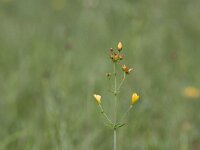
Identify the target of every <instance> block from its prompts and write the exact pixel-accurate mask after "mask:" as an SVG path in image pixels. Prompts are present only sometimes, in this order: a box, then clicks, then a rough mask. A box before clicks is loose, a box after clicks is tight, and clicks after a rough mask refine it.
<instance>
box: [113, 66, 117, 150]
mask: <svg viewBox="0 0 200 150" xmlns="http://www.w3.org/2000/svg"><path fill="white" fill-rule="evenodd" d="M114 77H115V85H114V88H115V89H114V96H115V125H116V124H117V72H116V62H115V63H114ZM113 144H114V145H113V149H114V150H117V131H116V129H115V128H114V141H113Z"/></svg>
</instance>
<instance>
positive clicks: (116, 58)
mask: <svg viewBox="0 0 200 150" xmlns="http://www.w3.org/2000/svg"><path fill="white" fill-rule="evenodd" d="M122 49H123V45H122V42H119V43H118V45H117V50H114V49H113V48H110V53H109V57H110V59H111V60H112V62H113V74H111V73H107V74H106V76H107V78H108V79H109V82H110V81H111V80H110V79H111V78H114V86H113V87H114V89H110V91H112V93H113V94H114V114H113V117H114V119H113V121H112V119H110V117H109V116H108V115H107V113H105V111H104V109H103V107H102V105H101V103H102V101H101V95H97V94H94V98H95V100H96V102H97V104H98V106H99V108H100V110H101V113H102V114H103V116H104V117H105V119H106V120H107V121H108V124H107V125H108V127H110V128H111V129H112V130H113V150H117V131H118V129H119V128H121V127H122V126H124V125H126V123H121V121H123V119H124V118H125V117H126V116H127V114H128V113H129V112H130V110H131V109H132V108H133V105H134V104H135V103H136V102H137V101H138V100H139V98H140V96H139V95H138V94H137V93H133V94H132V97H131V103H130V106H129V108H128V109H127V110H126V111H125V113H124V114H123V115H122V117H121V118H120V119H119V120H118V111H117V110H118V106H120V105H119V104H118V103H119V102H118V94H119V92H120V89H121V87H122V85H123V83H124V81H125V80H126V76H127V75H129V74H130V73H131V72H132V70H133V69H132V68H128V67H127V66H126V65H125V64H123V65H122V67H121V71H122V73H123V78H122V79H121V81H120V82H119V85H117V79H118V77H117V76H118V72H117V67H118V66H119V65H120V62H121V61H122V60H124V54H123V53H122Z"/></svg>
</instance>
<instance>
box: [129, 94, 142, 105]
mask: <svg viewBox="0 0 200 150" xmlns="http://www.w3.org/2000/svg"><path fill="white" fill-rule="evenodd" d="M139 98H140V96H139V95H137V93H133V94H132V98H131V105H134V104H135V103H136V102H137V101H138V100H139Z"/></svg>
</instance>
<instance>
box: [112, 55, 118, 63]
mask: <svg viewBox="0 0 200 150" xmlns="http://www.w3.org/2000/svg"><path fill="white" fill-rule="evenodd" d="M117 60H118V54H116V53H114V55H113V61H114V62H115V61H117Z"/></svg>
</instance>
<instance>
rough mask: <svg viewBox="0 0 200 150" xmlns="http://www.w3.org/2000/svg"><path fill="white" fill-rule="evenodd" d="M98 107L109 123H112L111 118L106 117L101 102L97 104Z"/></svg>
mask: <svg viewBox="0 0 200 150" xmlns="http://www.w3.org/2000/svg"><path fill="white" fill-rule="evenodd" d="M99 108H100V109H101V113H102V114H103V115H104V116H105V118H106V119H107V120H108V121H109V122H110V123H111V124H113V122H112V121H111V119H110V118H109V117H108V115H107V114H106V113H105V112H104V110H103V108H102V106H101V104H99Z"/></svg>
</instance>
